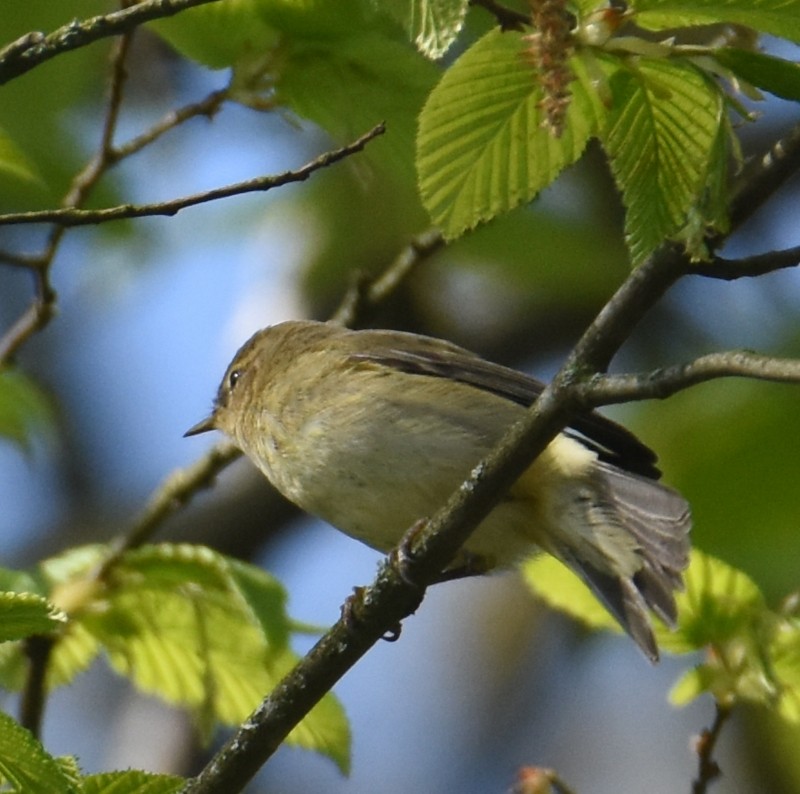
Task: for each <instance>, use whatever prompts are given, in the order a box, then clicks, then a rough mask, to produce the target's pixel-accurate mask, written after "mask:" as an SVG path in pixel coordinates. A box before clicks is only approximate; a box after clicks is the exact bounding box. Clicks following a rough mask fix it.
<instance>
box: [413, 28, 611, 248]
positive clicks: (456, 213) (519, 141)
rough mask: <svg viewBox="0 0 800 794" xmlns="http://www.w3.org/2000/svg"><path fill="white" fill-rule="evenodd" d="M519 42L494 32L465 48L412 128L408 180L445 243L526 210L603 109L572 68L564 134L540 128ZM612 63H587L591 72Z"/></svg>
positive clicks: (580, 145)
mask: <svg viewBox="0 0 800 794" xmlns="http://www.w3.org/2000/svg"><path fill="white" fill-rule="evenodd" d="M524 49H525V44H524V41H523V39H522V36H521V34H519V33H516V32H513V31H512V32H507V33H501V32H500V31H497V30H494V31H491V32H490V33H488V34H487V35H486V36H484V37H483V38H482V39H480V40H479V41H478V42H477V43H476V44H475V45H473V46H472V47H470V48H469V50H467V51H466V52H465V53H464V55H462V56H461V57H460V58H459V59H458V60H457V61H456V62H455V63H454V64H453V65H452V66H451V67H450V68H449V69H448V70H447V72H446V73H445V74H444V76H443V77H442V79H441V81H440V82H439V84H438V85H437V86H436V88H435V89H434V90H433V91H432V92H431V94H430V96H429V97H428V100H427V102H426V103H425V107H424V108H423V110H422V113H421V115H420V120H419V134H418V138H417V173H418V178H419V186H420V193H421V195H422V200H423V203H424V205H425V207H426V209H427V210H428V212H429V213H430V215H431V218H432V219H433V221H434V223H436V224H437V225H438V226H441V228H442V231H443V232H444V234H445V236H446V237H448V238H454V237H457V236H458V235H460V234H462V233H463V232H464V231H466V230H467V229H470V228H472V227H474V226H475V225H476V224H478V223H480V222H481V221H486V220H489V219H490V218H493V217H494V216H496V215H498V214H499V213H501V212H506V211H508V210H510V209H513V208H514V207H516V206H518V205H519V204H521V203H523V202H526V201H530V200H531V199H532V198H533V197H534V196H535V195H536V194H537V193H538V192H539V191H540V190H541V189H542V188H544V187H546V186H547V185H549V184H550V183H551V182H552V181H553V180H554V179H555V177H556V176H557V175H558V174H559V173H560V172H561V170H562V169H563V168H565V167H566V166H567V165H570V164H571V163H573V162H574V161H575V160H577V159H578V157H579V156H580V155H581V153H582V152H583V150H584V148H585V146H586V143H587V142H588V140H589V138H591V137H592V136H593V135H595V134H597V133H598V132H599V130H600V129H601V127H602V126H603V125H604V123H605V117H606V112H607V111H606V108H605V107H604V105H603V103H602V102H601V100H600V98H599V95H598V92H597V91H596V89H595V86H594V83H593V79H594V76H592V77H590V76H589V75H588V74H587V70H586V67H585V65H584V63H583V61H581V60H580V59H578V58H571V59H570V60H569V66H570V68H571V69H572V70H573V72H574V73H575V77H576V79H575V80H574V82H573V83H572V84H571V85H570V89H571V92H572V101H571V103H570V106H569V108H568V110H567V114H566V124H565V129H564V132H563V134H562V135H561V137H559V138H556V137H555V136H554V135H552V134H551V133H550V131H549V130H547V129H545V128H544V127H543V126H542V122H543V121H544V114H543V111H542V110H541V108H540V102H541V100H542V91H541V87H540V85H539V83H538V81H537V79H536V73H535V71H534V70H533V69H532V68H531V67H530V66H529V65H527V64H526V62H525V60H524V59H523V57H522V53H523V50H524ZM611 63H612V62H611V61H609V60H606V59H600V58H599V57H598V58H597V59H596V64H597V65H598V67H599V68H600V69H606V68H607V67H609V66H610V64H611Z"/></svg>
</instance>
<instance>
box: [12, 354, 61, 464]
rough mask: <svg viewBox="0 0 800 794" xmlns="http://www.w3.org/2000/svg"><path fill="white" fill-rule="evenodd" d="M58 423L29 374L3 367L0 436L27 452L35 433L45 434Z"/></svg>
mask: <svg viewBox="0 0 800 794" xmlns="http://www.w3.org/2000/svg"><path fill="white" fill-rule="evenodd" d="M54 424H55V413H54V410H53V405H52V403H51V402H50V399H49V398H48V397H46V396H45V394H44V392H42V391H41V389H40V388H39V387H38V386H37V385H36V384H35V383H34V382H33V381H32V380H31V379H30V378H28V377H27V376H26V375H24V374H23V373H22V372H20V371H19V370H16V369H12V368H10V367H3V368H0V436H6V438H9V439H11V441H13V442H14V443H16V444H18V445H19V446H20V447H22V448H23V449H27V447H28V445H29V443H30V441H31V438H32V437H33V435H34V434H37V433H38V434H40V435H41V434H46V433H47V432H49V431H51V430H52V428H53V427H54Z"/></svg>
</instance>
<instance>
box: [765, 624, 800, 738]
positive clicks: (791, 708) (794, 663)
mask: <svg viewBox="0 0 800 794" xmlns="http://www.w3.org/2000/svg"><path fill="white" fill-rule="evenodd" d="M770 659H771V666H772V672H773V676H774V679H775V681H776V682H777V689H778V698H779V699H778V714H780V716H781V717H782V718H783V719H785V720H786V721H787V722H792V723H800V620H798V619H797V618H795V619H790V620H786V621H782V622H781V624H780V626H779V628H778V630H777V632H776V634H775V637H774V639H773V642H772V645H771V647H770Z"/></svg>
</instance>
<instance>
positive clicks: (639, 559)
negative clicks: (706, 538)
mask: <svg viewBox="0 0 800 794" xmlns="http://www.w3.org/2000/svg"><path fill="white" fill-rule="evenodd" d="M582 497H583V498H582V506H583V509H584V510H585V515H584V519H585V520H586V524H587V525H588V526H590V527H591V533H590V534H589V535H588V536H587V535H583V536H581V537H580V538H577V539H576V536H575V535H566V534H560V535H559V537H558V538H557V539H554V540H555V543H554V546H555V547H554V548H553V549H552V551H553V552H554V553H555V555H556V556H557V557H560V558H561V559H562V561H563V562H565V563H566V564H567V565H568V566H569V567H570V568H572V569H573V570H574V571H575V572H576V573H577V574H578V575H579V576H580V577H581V578H582V579H583V580H584V581H585V582H586V584H587V585H588V586H589V587H590V588H591V590H592V591H593V592H594V594H595V595H596V596H597V597H598V598H599V599H600V600H601V601H602V603H603V604H604V605H605V606H606V608H607V609H608V610H609V612H610V613H611V614H612V615H613V616H614V617H615V618H616V619H617V621H618V622H619V624H620V625H621V626H622V627H623V628H624V629H625V631H627V632H628V634H629V635H630V636H631V637H632V638H633V640H634V641H635V642H636V644H637V645H638V646H639V647H640V648H641V649H642V650H643V651H644V653H645V654H646V655H647V656H648V658H649V659H651V660H652V661H657V660H658V646H657V644H656V640H655V637H654V636H653V629H652V626H651V623H650V616H649V610H653V611H654V612H655V613H656V614H657V615H658V616H659V617H660V618H661V619H662V620H663V621H664V622H665V623H667V624H668V625H670V626H674V624H675V620H676V617H677V609H676V605H675V595H674V593H675V591H676V590H681V589H682V588H683V578H682V573H683V571H684V569H685V568H686V566H687V565H688V562H689V538H688V534H689V530H690V528H691V516H690V512H689V505H688V503H687V502H686V500H685V499H684V498H683V497H682V496H681V495H680V494H679V493H677V492H676V491H673V490H672V489H671V488H668V487H667V486H665V485H661V484H660V483H658V482H656V481H655V480H651V479H648V478H646V477H640V476H638V475H635V474H630V473H629V472H626V471H623V470H621V469H618V468H616V467H615V466H611V465H609V464H607V463H602V462H597V463H596V464H595V465H594V466H593V471H592V475H591V487H590V488H589V489H588V490H584V491H583V492H582Z"/></svg>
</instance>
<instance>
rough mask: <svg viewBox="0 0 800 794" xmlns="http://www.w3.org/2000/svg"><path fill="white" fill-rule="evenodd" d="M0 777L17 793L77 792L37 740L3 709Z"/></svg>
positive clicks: (0, 737) (0, 723)
mask: <svg viewBox="0 0 800 794" xmlns="http://www.w3.org/2000/svg"><path fill="white" fill-rule="evenodd" d="M0 780H4V781H5V782H6V784H7V785H8V786H9V787H10V790H11V791H15V792H19V794H53V793H54V792H58V794H71V792H77V789H76V788H75V787H74V786H73V785H72V783H71V782H70V779H69V777H68V776H67V775H66V774H65V773H64V770H63V769H62V768H61V766H60V764H59V763H58V761H57V760H56V759H55V758H53V756H51V755H50V754H49V753H47V752H46V751H45V749H44V747H42V744H41V742H39V741H38V740H37V739H35V738H34V737H33V735H32V734H31V733H30V731H27V730H25V728H23V727H22V726H21V725H20V724H19V723H18V722H16V721H15V720H13V719H11V717H9V716H8V715H7V714H4V713H3V712H0Z"/></svg>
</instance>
